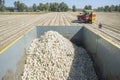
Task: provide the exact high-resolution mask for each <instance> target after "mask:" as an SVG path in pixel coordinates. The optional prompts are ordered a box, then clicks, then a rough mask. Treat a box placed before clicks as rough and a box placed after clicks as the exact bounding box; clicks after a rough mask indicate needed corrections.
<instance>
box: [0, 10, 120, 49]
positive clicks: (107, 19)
mask: <svg viewBox="0 0 120 80" xmlns="http://www.w3.org/2000/svg"><path fill="white" fill-rule="evenodd" d="M78 14H79V12H75V13H73V12H52V13H46V14H40V15H38V14H34V15H32V14H29V15H0V50H1V49H3V48H4V47H6V46H7V45H8V44H10V43H11V42H12V41H13V40H15V39H17V38H18V37H19V36H21V35H22V34H24V33H25V32H26V31H28V30H29V29H31V28H32V27H34V26H38V25H42V26H86V27H87V28H89V29H91V30H94V31H96V32H101V31H102V32H103V33H105V32H106V31H107V33H109V34H111V35H112V36H114V37H115V38H116V39H118V40H117V41H118V42H119V43H120V41H119V40H120V13H102V12H100V13H96V14H97V21H96V22H95V23H94V24H84V23H78V21H77V18H76V16H77V15H78ZM100 22H101V23H102V24H103V29H102V30H100V29H99V28H98V24H99V23H100ZM112 38H113V37H112ZM112 38H111V39H112Z"/></svg>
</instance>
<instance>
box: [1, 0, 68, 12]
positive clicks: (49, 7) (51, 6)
mask: <svg viewBox="0 0 120 80" xmlns="http://www.w3.org/2000/svg"><path fill="white" fill-rule="evenodd" d="M4 4H5V1H4V0H0V11H18V12H24V11H25V12H28V11H31V12H32V11H34V12H36V11H53V12H56V11H58V12H65V11H68V10H69V7H68V5H67V4H66V3H64V2H61V3H57V2H54V3H44V4H43V3H39V5H36V4H35V3H34V4H33V5H32V6H31V7H28V6H27V5H26V4H25V3H22V2H20V1H15V2H14V7H5V6H4Z"/></svg>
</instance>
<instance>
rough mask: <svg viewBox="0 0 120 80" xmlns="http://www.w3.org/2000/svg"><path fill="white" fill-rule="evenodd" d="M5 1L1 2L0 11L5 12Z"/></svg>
mask: <svg viewBox="0 0 120 80" xmlns="http://www.w3.org/2000/svg"><path fill="white" fill-rule="evenodd" d="M4 5H5V1H4V0H0V11H5V6H4Z"/></svg>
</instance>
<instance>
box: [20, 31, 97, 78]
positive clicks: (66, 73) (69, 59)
mask: <svg viewBox="0 0 120 80" xmlns="http://www.w3.org/2000/svg"><path fill="white" fill-rule="evenodd" d="M22 80H97V76H96V74H95V72H94V68H93V66H92V62H91V59H90V58H89V56H88V55H87V53H86V51H85V50H84V49H83V48H80V47H77V46H75V45H74V44H72V43H71V42H70V41H69V40H68V39H66V38H64V37H63V36H62V35H60V34H59V33H58V32H56V31H48V32H46V33H44V35H42V36H41V37H40V38H38V39H35V40H33V42H32V43H31V46H30V48H29V50H28V53H27V59H26V64H25V66H24V72H23V75H22Z"/></svg>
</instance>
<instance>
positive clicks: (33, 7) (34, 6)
mask: <svg viewBox="0 0 120 80" xmlns="http://www.w3.org/2000/svg"><path fill="white" fill-rule="evenodd" d="M32 9H33V11H37V6H36V4H35V3H34V4H33V6H32Z"/></svg>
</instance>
